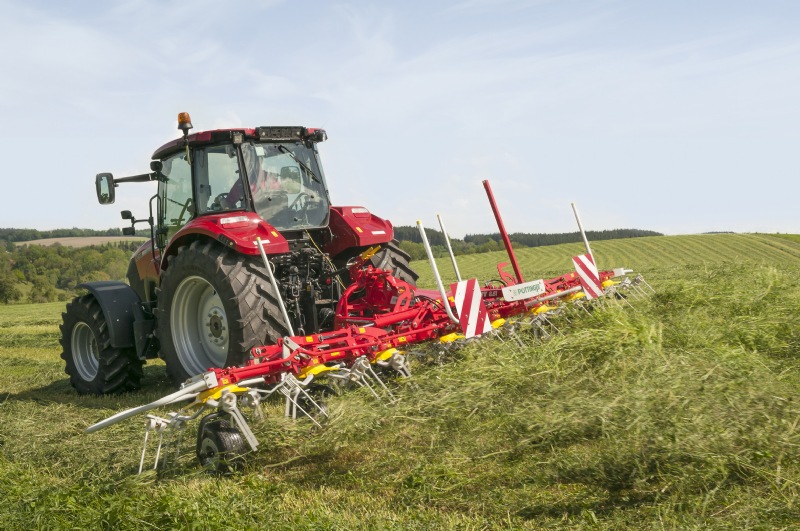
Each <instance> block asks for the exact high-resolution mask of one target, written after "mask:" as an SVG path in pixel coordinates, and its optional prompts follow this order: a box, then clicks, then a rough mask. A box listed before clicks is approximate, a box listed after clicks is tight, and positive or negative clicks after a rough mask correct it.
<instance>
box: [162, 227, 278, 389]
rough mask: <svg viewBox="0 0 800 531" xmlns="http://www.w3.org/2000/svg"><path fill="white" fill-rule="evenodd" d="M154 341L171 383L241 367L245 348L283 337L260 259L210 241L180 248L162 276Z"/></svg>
mask: <svg viewBox="0 0 800 531" xmlns="http://www.w3.org/2000/svg"><path fill="white" fill-rule="evenodd" d="M158 314H159V317H158V336H159V340H160V341H161V357H162V358H164V361H165V363H166V365H167V374H168V375H169V377H170V378H171V379H172V381H173V382H174V383H175V384H180V383H182V382H184V381H186V379H187V378H190V377H192V376H195V375H197V374H201V373H203V372H205V371H207V370H208V369H210V368H214V367H228V366H233V365H241V364H242V363H244V361H245V360H246V359H247V357H248V355H249V353H250V349H252V348H253V347H256V346H261V345H266V344H271V343H275V341H276V340H277V339H278V338H279V337H281V336H284V335H286V334H287V329H286V325H285V324H284V322H283V319H282V318H280V317H278V316H280V311H279V309H278V302H277V295H276V292H275V288H274V287H273V286H272V284H271V283H270V281H269V277H268V276H267V272H266V270H265V269H264V266H263V264H261V263H260V258H255V257H251V256H246V255H240V254H238V253H236V252H235V251H232V250H230V249H227V248H225V247H222V246H220V245H217V244H215V243H213V242H211V241H195V242H192V243H191V244H190V245H187V246H183V247H180V248H179V249H178V252H177V254H175V255H174V256H173V257H172V258H170V261H169V266H168V267H167V268H166V269H165V270H164V272H163V273H162V277H161V289H160V290H159V295H158Z"/></svg>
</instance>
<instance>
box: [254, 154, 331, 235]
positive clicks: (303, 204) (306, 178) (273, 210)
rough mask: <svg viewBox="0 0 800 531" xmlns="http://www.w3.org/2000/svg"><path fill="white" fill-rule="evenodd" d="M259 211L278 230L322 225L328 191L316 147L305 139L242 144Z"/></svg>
mask: <svg viewBox="0 0 800 531" xmlns="http://www.w3.org/2000/svg"><path fill="white" fill-rule="evenodd" d="M242 156H243V158H244V165H245V173H246V176H247V181H248V184H249V187H250V192H251V195H252V198H253V206H254V207H255V210H256V212H257V213H258V214H259V215H260V216H261V217H262V218H263V219H264V220H265V221H267V222H268V223H270V224H271V225H273V226H274V227H275V228H276V229H278V230H293V229H303V228H309V227H322V226H325V225H326V224H327V222H328V212H329V209H330V205H329V203H328V194H327V191H326V190H325V186H324V185H323V178H322V171H321V169H320V167H319V165H318V164H317V157H316V154H315V152H314V149H313V148H309V147H307V146H306V145H305V144H304V143H302V142H283V143H258V142H247V143H245V144H242Z"/></svg>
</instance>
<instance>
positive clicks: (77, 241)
mask: <svg viewBox="0 0 800 531" xmlns="http://www.w3.org/2000/svg"><path fill="white" fill-rule="evenodd" d="M146 239H147V238H143V237H141V236H68V237H64V238H43V239H41V240H29V241H25V242H17V243H16V245H55V244H59V245H63V246H65V247H88V246H90V245H104V244H106V243H114V242H143V241H145V240H146Z"/></svg>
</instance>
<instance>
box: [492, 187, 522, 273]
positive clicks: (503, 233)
mask: <svg viewBox="0 0 800 531" xmlns="http://www.w3.org/2000/svg"><path fill="white" fill-rule="evenodd" d="M483 187H484V188H485V189H486V195H487V196H489V204H490V205H492V212H494V219H496V220H497V228H498V229H500V236H501V237H502V238H503V245H505V247H506V252H507V253H508V258H509V260H511V267H513V268H514V274H515V275H517V282H518V283H519V284H522V282H523V280H522V272H521V271H520V270H519V263H517V257H516V256H515V255H514V249H513V248H512V247H511V240H510V239H508V233H507V232H506V227H505V225H503V219H502V218H501V217H500V211H499V210H498V209H497V203H495V200H494V194H493V193H492V187H491V186H489V181H483Z"/></svg>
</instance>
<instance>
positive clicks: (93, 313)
mask: <svg viewBox="0 0 800 531" xmlns="http://www.w3.org/2000/svg"><path fill="white" fill-rule="evenodd" d="M61 317H62V319H63V323H62V324H61V347H62V349H63V351H62V353H61V358H62V359H63V360H64V361H65V362H66V368H65V369H64V372H66V373H67V374H68V375H69V381H70V383H71V384H72V387H74V388H75V389H76V390H77V391H78V392H79V393H81V394H95V395H102V394H109V393H121V392H124V391H135V390H136V389H139V382H140V381H141V379H142V361H141V360H139V359H138V358H137V357H136V352H135V350H134V349H133V348H114V347H112V346H111V339H110V336H109V333H108V324H107V323H106V321H105V318H104V317H103V309H102V308H101V307H100V304H99V303H98V302H97V299H95V298H94V297H93V296H92V295H83V296H81V297H76V298H75V299H73V301H72V302H70V303H69V304H67V311H66V312H64V313H63V314H61Z"/></svg>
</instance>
